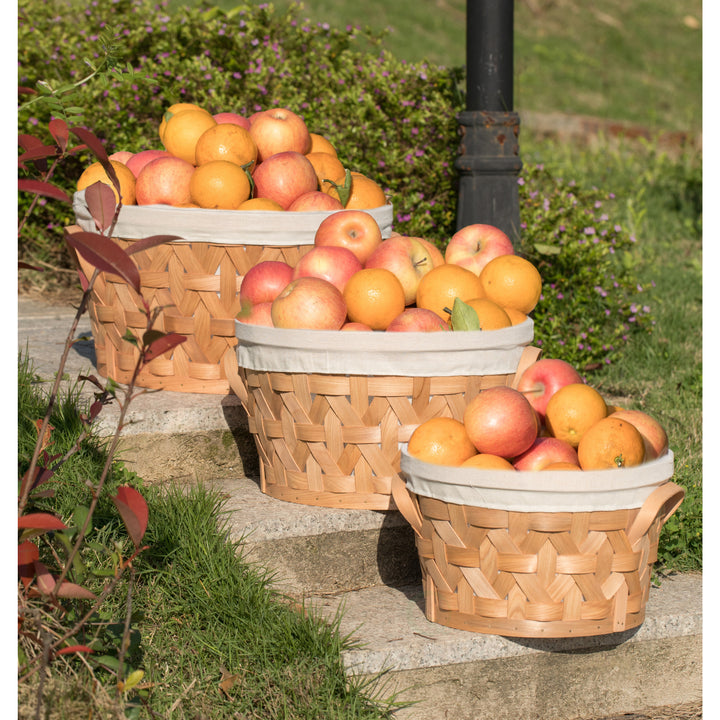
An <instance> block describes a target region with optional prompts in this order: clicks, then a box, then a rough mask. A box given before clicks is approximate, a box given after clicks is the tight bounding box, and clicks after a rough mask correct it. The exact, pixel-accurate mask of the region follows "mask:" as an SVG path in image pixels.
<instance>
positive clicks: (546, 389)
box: [517, 358, 583, 419]
mask: <svg viewBox="0 0 720 720" xmlns="http://www.w3.org/2000/svg"><path fill="white" fill-rule="evenodd" d="M581 382H583V379H582V376H581V375H580V373H579V372H578V371H577V370H576V369H575V367H573V366H572V365H571V364H570V363H569V362H566V361H565V360H560V359H557V358H540V360H536V361H535V362H534V363H533V364H532V365H530V366H529V367H528V368H527V370H525V372H524V373H523V374H522V376H521V377H520V380H519V381H518V384H517V389H518V390H519V391H520V392H521V393H523V394H524V395H525V397H526V398H527V399H528V401H529V402H530V404H531V405H532V406H533V408H535V412H537V414H538V415H539V416H540V418H541V419H544V418H545V408H546V407H547V404H548V401H549V400H550V398H551V397H552V396H553V394H554V393H555V392H556V391H557V390H559V389H560V388H561V387H563V386H565V385H571V384H573V383H581Z"/></svg>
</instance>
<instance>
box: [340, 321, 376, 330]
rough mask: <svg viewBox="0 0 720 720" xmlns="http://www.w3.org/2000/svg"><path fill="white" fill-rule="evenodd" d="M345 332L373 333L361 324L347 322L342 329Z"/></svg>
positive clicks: (367, 326) (369, 328)
mask: <svg viewBox="0 0 720 720" xmlns="http://www.w3.org/2000/svg"><path fill="white" fill-rule="evenodd" d="M340 329H341V330H344V331H345V332H368V331H369V332H372V331H373V329H372V328H371V327H370V326H369V325H366V324H365V323H361V322H346V323H345V324H344V325H343V326H342V327H341V328H340Z"/></svg>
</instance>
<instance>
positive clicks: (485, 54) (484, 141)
mask: <svg viewBox="0 0 720 720" xmlns="http://www.w3.org/2000/svg"><path fill="white" fill-rule="evenodd" d="M513 15H514V2H513V0H467V19H466V23H467V29H466V32H467V39H466V42H467V46H466V56H467V101H466V110H465V111H463V112H461V113H460V115H459V116H458V122H459V123H460V132H461V142H460V149H459V156H458V158H457V160H456V162H455V167H456V169H457V170H458V173H459V176H460V178H459V181H460V184H459V196H458V214H457V229H460V228H463V227H465V226H466V225H472V224H474V223H485V224H488V225H495V226H496V227H499V228H500V229H501V230H503V231H504V232H505V233H506V234H507V235H508V236H509V237H510V239H511V240H512V241H513V243H514V244H517V243H518V242H519V239H520V208H519V199H518V187H517V178H518V174H519V172H520V169H521V168H522V162H521V160H520V150H519V142H518V136H519V134H520V119H519V117H518V115H517V113H515V112H513V70H514V67H513V46H514V43H513V32H514V22H513Z"/></svg>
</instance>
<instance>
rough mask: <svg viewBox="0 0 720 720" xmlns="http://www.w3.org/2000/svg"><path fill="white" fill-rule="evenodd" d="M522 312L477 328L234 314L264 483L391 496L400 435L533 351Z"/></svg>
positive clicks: (500, 378)
mask: <svg viewBox="0 0 720 720" xmlns="http://www.w3.org/2000/svg"><path fill="white" fill-rule="evenodd" d="M526 323H527V324H523V325H524V327H520V326H517V327H515V328H507V331H509V332H506V331H505V330H498V331H492V332H488V333H484V334H483V333H480V332H478V333H477V334H475V333H469V332H467V333H372V332H364V333H357V332H354V333H345V332H329V331H302V330H278V329H276V328H261V327H257V326H248V325H243V324H242V323H238V327H237V333H238V339H239V344H238V359H237V361H236V362H235V366H234V368H233V367H231V366H230V365H228V367H227V375H228V377H229V379H230V385H231V387H232V389H233V390H234V392H235V393H236V394H237V395H238V397H239V398H240V401H241V403H242V405H243V407H244V408H245V410H246V411H247V414H248V420H249V427H250V431H251V433H252V434H253V436H254V439H255V444H256V447H257V450H258V455H259V459H260V486H261V489H262V491H263V492H264V493H266V494H267V495H271V496H273V497H276V498H279V499H282V500H287V501H290V502H295V503H302V504H305V505H320V506H325V507H337V508H365V509H372V510H388V509H391V508H394V503H393V500H392V492H391V485H392V480H393V478H395V477H397V474H398V472H399V470H400V445H401V444H402V443H404V442H407V441H408V439H409V437H410V435H411V434H412V432H413V431H414V430H415V428H416V427H417V426H418V425H419V424H420V423H421V422H423V421H424V420H427V419H429V418H431V417H437V416H448V417H454V418H457V419H461V418H462V415H463V412H464V409H465V406H466V404H467V403H468V402H469V401H470V399H472V398H473V397H474V396H475V395H477V393H478V392H479V391H480V390H482V389H484V388H487V387H491V386H493V385H507V384H509V383H511V382H513V380H514V378H515V374H516V373H517V372H521V371H522V369H524V368H525V367H526V366H527V365H529V364H530V363H531V362H533V361H534V360H535V359H536V358H537V356H538V354H539V350H538V349H537V348H534V347H531V346H529V345H528V343H529V342H530V341H531V339H532V336H533V326H532V321H531V320H528V321H526ZM493 333H497V336H496V337H497V340H496V341H494V340H493ZM410 336H415V337H410ZM418 336H419V337H418ZM441 336H442V337H441ZM479 343H483V344H484V346H482V347H481V346H479ZM348 346H349V347H348ZM338 368H343V369H344V372H339V371H338ZM430 368H432V369H430ZM233 370H234V371H235V372H234V373H233ZM443 373H447V374H443Z"/></svg>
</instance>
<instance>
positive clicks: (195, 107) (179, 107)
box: [158, 102, 204, 141]
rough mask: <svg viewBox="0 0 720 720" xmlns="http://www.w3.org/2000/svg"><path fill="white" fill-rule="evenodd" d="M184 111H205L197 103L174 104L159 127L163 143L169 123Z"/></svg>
mask: <svg viewBox="0 0 720 720" xmlns="http://www.w3.org/2000/svg"><path fill="white" fill-rule="evenodd" d="M183 110H204V108H202V107H200V105H196V104H195V103H186V102H181V103H174V104H173V105H171V106H170V107H169V108H168V109H167V110H166V111H165V112H164V113H163V116H162V118H161V120H160V126H159V127H158V135H159V136H160V140H161V141H162V136H163V133H164V132H165V128H166V127H167V121H168V120H169V119H170V118H171V117H172V116H173V115H175V114H177V113H179V112H181V111H183Z"/></svg>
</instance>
